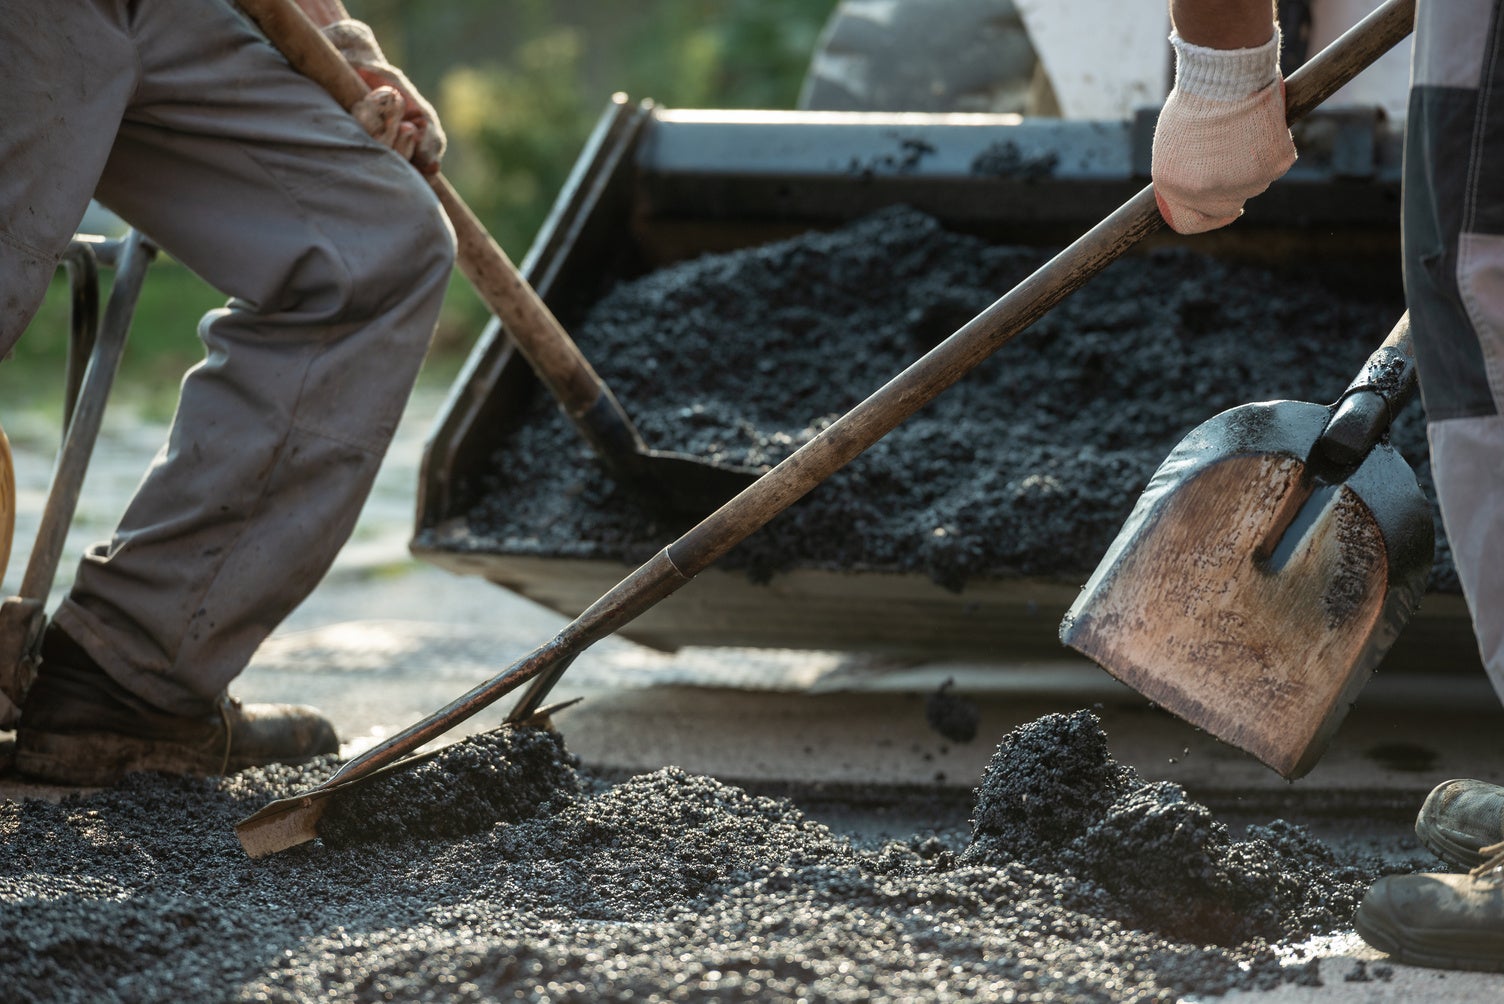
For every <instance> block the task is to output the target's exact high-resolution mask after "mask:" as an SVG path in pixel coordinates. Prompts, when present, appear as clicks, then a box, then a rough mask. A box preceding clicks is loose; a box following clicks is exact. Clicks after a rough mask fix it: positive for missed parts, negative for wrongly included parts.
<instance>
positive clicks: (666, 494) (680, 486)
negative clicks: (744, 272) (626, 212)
mask: <svg viewBox="0 0 1504 1004" xmlns="http://www.w3.org/2000/svg"><path fill="white" fill-rule="evenodd" d="M240 7H241V8H242V9H243V10H244V11H245V12H246V13H247V14H249V15H250V16H251V18H252V19H253V20H255V21H256V23H257V24H258V25H259V26H260V27H261V30H262V31H263V32H264V33H265V35H266V37H267V38H268V39H269V40H270V41H271V43H272V44H273V45H275V46H276V47H277V48H278V49H279V50H280V51H281V52H282V54H283V55H284V56H286V57H287V60H288V62H289V63H291V64H292V66H293V68H294V69H296V70H297V71H298V72H299V73H302V74H303V75H304V76H307V77H309V78H311V79H312V80H314V81H315V82H316V83H318V84H319V85H321V86H322V87H323V88H324V89H325V90H327V91H328V92H329V93H330V94H331V95H332V96H333V97H334V99H335V100H336V101H338V102H339V103H340V104H341V105H343V106H344V107H345V108H346V109H349V108H351V107H353V106H354V105H355V103H356V102H358V101H359V100H360V99H361V98H363V97H365V95H366V94H367V93H368V92H369V91H370V87H369V86H368V85H367V84H366V82H365V81H364V80H362V79H361V77H360V74H358V73H356V72H355V70H354V69H352V68H351V67H350V64H349V63H347V62H345V58H344V57H343V56H341V55H340V54H339V51H338V50H337V49H335V48H334V46H333V44H332V43H330V42H329V40H328V39H326V38H325V37H324V36H323V35H322V34H321V33H320V32H319V30H318V28H317V27H315V25H314V24H313V22H312V21H310V20H309V19H308V17H307V15H305V14H304V13H303V11H302V10H301V9H300V8H298V7H297V6H296V5H294V4H293V3H292V2H291V0H241V2H240ZM427 178H428V181H429V184H430V185H432V186H433V190H434V193H435V194H437V195H438V197H439V202H440V203H441V204H442V205H443V207H444V212H445V213H446V214H447V215H448V216H449V221H450V223H451V224H453V226H454V231H455V237H456V239H457V241H458V244H459V266H460V271H462V272H463V273H464V274H465V277H466V278H467V279H469V280H470V284H471V285H472V286H473V287H474V288H475V291H476V293H477V294H479V295H480V298H481V299H482V300H484V301H485V303H486V306H488V307H490V308H491V311H492V312H493V313H494V314H495V315H496V316H497V317H498V318H499V319H500V320H501V323H502V326H503V327H504V328H505V329H506V332H507V334H509V335H510V336H511V337H512V340H513V341H514V342H516V343H517V347H518V349H520V350H521V352H522V354H523V356H525V357H526V358H527V361H528V363H529V364H530V365H531V366H532V368H533V372H535V373H536V374H537V375H538V379H539V380H541V381H542V382H543V385H544V386H545V387H547V388H548V391H549V393H550V394H552V395H553V397H554V400H555V401H557V402H558V403H559V407H560V409H561V410H562V411H563V412H564V414H565V416H567V417H568V419H569V421H570V422H571V423H572V424H573V425H574V427H575V429H576V431H578V432H579V434H580V435H581V436H582V437H584V439H585V441H586V442H587V443H589V444H590V448H591V449H592V450H593V451H594V452H595V455H596V457H597V458H598V459H599V460H600V461H601V464H602V466H603V467H605V469H606V472H607V474H609V475H610V476H611V478H612V479H613V480H614V481H616V482H617V483H618V484H620V485H622V487H624V488H626V489H627V490H629V491H631V492H632V493H633V494H634V495H636V496H638V497H639V498H641V499H642V500H643V501H645V502H647V503H648V504H650V505H654V506H657V507H659V508H660V509H665V510H669V511H672V512H676V513H680V514H683V515H688V516H694V517H700V516H703V515H704V514H705V513H707V512H710V511H711V510H713V509H715V508H716V507H717V506H719V505H720V504H721V503H723V502H725V501H726V500H727V499H728V498H730V497H731V496H733V495H735V494H736V493H737V492H739V491H741V490H742V489H743V488H745V487H747V485H749V484H751V483H752V482H753V481H754V480H755V479H756V478H757V477H758V475H759V474H760V473H761V472H760V471H756V470H753V469H751V468H745V467H734V466H731V465H726V464H716V463H712V462H710V461H707V460H704V459H702V458H700V457H694V456H690V455H687V454H680V453H670V452H666V451H662V450H652V449H649V448H648V446H647V444H646V443H645V442H644V441H643V438H642V436H641V434H640V433H639V432H638V431H637V427H636V426H635V425H633V424H632V420H631V419H630V418H629V417H628V416H627V413H626V411H625V410H624V409H623V408H622V406H621V402H620V401H618V400H617V399H616V396H615V395H614V394H612V393H611V389H610V388H609V387H607V386H606V384H605V382H604V381H603V380H602V379H601V378H600V376H599V375H597V373H596V372H595V369H594V368H593V367H592V366H591V365H590V362H589V361H588V360H587V359H586V358H585V356H584V355H583V354H582V353H581V352H580V349H579V346H577V345H576V344H575V343H574V340H573V339H571V338H570V337H569V334H568V332H566V331H565V330H564V327H563V325H561V324H560V323H559V321H558V318H556V317H554V315H553V312H552V311H550V310H549V309H548V306H547V305H546V304H545V303H544V302H543V300H542V298H541V297H539V296H538V293H537V291H536V290H534V289H533V288H532V286H531V285H529V284H528V282H527V280H525V279H524V278H523V277H522V276H521V275H520V274H519V273H518V271H517V269H516V267H515V266H514V265H513V264H512V262H511V259H509V258H508V257H507V255H506V252H505V251H503V250H502V249H501V246H500V245H498V244H497V243H496V241H494V240H493V239H492V238H491V235H490V234H489V233H487V231H486V228H485V225H484V224H482V223H481V222H480V220H479V219H478V218H477V217H476V215H475V214H474V213H473V212H471V211H470V207H469V206H467V205H466V204H465V202H464V200H463V199H461V198H460V196H459V193H457V192H456V191H455V190H454V188H453V187H452V186H450V184H449V182H448V181H447V180H446V179H445V178H444V176H443V175H442V174H439V173H438V172H436V171H435V172H434V173H431V174H427Z"/></svg>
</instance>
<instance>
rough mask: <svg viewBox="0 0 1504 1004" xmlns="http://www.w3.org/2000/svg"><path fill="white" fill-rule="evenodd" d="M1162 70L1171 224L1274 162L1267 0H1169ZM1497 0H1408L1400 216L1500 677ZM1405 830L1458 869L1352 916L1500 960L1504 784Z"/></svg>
mask: <svg viewBox="0 0 1504 1004" xmlns="http://www.w3.org/2000/svg"><path fill="white" fill-rule="evenodd" d="M1170 12H1171V18H1172V21H1173V30H1172V33H1171V39H1170V41H1171V44H1172V45H1173V47H1174V50H1175V56H1176V81H1175V88H1174V90H1173V91H1172V92H1171V94H1170V96H1169V98H1168V99H1167V100H1166V102H1165V106H1164V110H1163V112H1162V113H1161V115H1160V118H1159V125H1158V127H1157V129H1156V132H1155V136H1154V166H1153V174H1154V188H1155V193H1156V196H1157V198H1158V201H1159V206H1160V211H1161V213H1162V214H1163V215H1164V218H1165V220H1166V221H1167V222H1168V223H1169V224H1170V226H1172V227H1173V228H1174V229H1176V230H1177V231H1179V232H1181V233H1188V234H1189V233H1198V232H1200V231H1205V230H1211V229H1213V228H1216V227H1221V226H1224V225H1226V224H1228V223H1231V222H1232V221H1233V220H1235V219H1237V218H1238V216H1239V215H1240V214H1241V213H1242V206H1243V203H1244V201H1245V200H1247V199H1249V198H1251V197H1253V196H1255V195H1257V194H1258V193H1260V192H1262V191H1263V190H1264V189H1265V188H1266V187H1268V185H1269V184H1270V183H1271V182H1273V181H1274V180H1275V179H1276V178H1278V177H1279V176H1280V175H1281V174H1283V173H1284V172H1285V170H1286V169H1288V168H1289V166H1290V164H1291V163H1292V162H1293V161H1294V159H1295V149H1294V146H1293V144H1292V142H1291V138H1290V133H1289V130H1288V129H1287V128H1286V127H1285V116H1284V100H1283V93H1284V87H1283V81H1282V80H1281V78H1280V73H1279V47H1280V36H1279V30H1278V27H1277V24H1275V23H1274V18H1273V11H1272V5H1271V3H1270V0H1171V3H1170ZM1501 85H1504V0H1418V3H1417V5H1416V23H1415V37H1414V57H1413V63H1412V73H1411V92H1410V103H1409V109H1408V114H1407V117H1406V136H1405V163H1404V181H1403V186H1404V196H1403V208H1402V234H1403V246H1404V276H1405V295H1406V299H1407V301H1408V304H1409V308H1410V317H1411V321H1412V329H1413V332H1414V340H1415V350H1416V358H1417V368H1418V372H1419V375H1420V387H1421V397H1422V400H1423V402H1424V404H1425V409H1426V418H1427V423H1428V425H1427V428H1428V434H1429V439H1430V446H1431V468H1432V472H1433V474H1434V476H1435V481H1436V491H1437V495H1438V496H1439V498H1440V501H1441V511H1442V517H1443V521H1444V523H1445V525H1446V531H1447V535H1448V537H1449V539H1450V540H1451V542H1452V554H1453V560H1454V561H1455V563H1456V566H1457V572H1458V576H1459V578H1460V579H1461V580H1462V588H1463V592H1464V594H1465V596H1466V598H1467V602H1468V606H1469V610H1470V611H1471V613H1472V619H1473V627H1474V632H1475V634H1476V636H1477V640H1478V645H1479V648H1480V650H1481V652H1482V656H1483V662H1484V665H1485V666H1486V668H1487V670H1488V673H1489V677H1490V679H1491V681H1492V683H1493V685H1494V688H1495V690H1497V691H1498V692H1499V693H1500V694H1501V695H1504V561H1501V560H1500V559H1501V556H1504V100H1501V91H1500V88H1501ZM1416 832H1417V833H1418V834H1419V835H1420V837H1421V839H1422V841H1424V842H1425V843H1426V844H1427V846H1429V847H1431V848H1432V849H1433V850H1435V851H1436V852H1437V853H1438V854H1439V855H1440V856H1441V857H1442V858H1443V859H1444V860H1446V861H1447V862H1449V863H1450V864H1452V865H1454V866H1459V867H1464V868H1469V869H1471V870H1470V871H1468V872H1464V873H1461V874H1426V875H1397V876H1389V877H1386V878H1383V879H1380V880H1379V881H1378V882H1377V883H1375V884H1374V886H1373V887H1372V888H1371V889H1370V890H1369V892H1368V894H1367V896H1366V897H1365V898H1364V900H1363V903H1362V905H1361V907H1360V908H1359V910H1358V914H1357V918H1356V926H1357V929H1358V933H1359V934H1361V935H1362V937H1363V938H1364V939H1365V940H1366V941H1367V942H1368V943H1369V944H1371V945H1373V946H1374V947H1376V948H1379V949H1381V950H1383V951H1385V952H1388V953H1389V954H1390V955H1392V956H1393V957H1394V958H1396V959H1397V960H1399V961H1401V962H1410V963H1414V964H1416V965H1425V966H1442V967H1455V968H1465V969H1483V970H1504V788H1499V787H1497V786H1494V785H1489V784H1484V783H1482V782H1479V781H1466V780H1463V781H1451V782H1448V783H1446V784H1443V785H1441V786H1439V787H1438V788H1437V789H1436V790H1435V791H1433V792H1432V794H1431V796H1430V797H1429V798H1427V799H1426V801H1425V803H1424V805H1423V806H1422V808H1421V811H1420V815H1419V818H1418V819H1417V821H1416Z"/></svg>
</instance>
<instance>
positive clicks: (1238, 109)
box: [1153, 27, 1295, 234]
mask: <svg viewBox="0 0 1504 1004" xmlns="http://www.w3.org/2000/svg"><path fill="white" fill-rule="evenodd" d="M1170 43H1171V44H1172V45H1173V46H1174V47H1175V87H1174V89H1173V90H1172V91H1170V96H1169V98H1168V99H1166V101H1165V106H1164V109H1163V110H1162V111H1161V112H1160V113H1159V124H1158V125H1157V126H1156V127H1155V129H1154V151H1153V156H1154V165H1153V175H1154V197H1155V200H1156V201H1157V202H1158V203H1159V211H1160V214H1161V215H1163V216H1164V218H1165V222H1166V223H1168V224H1169V225H1170V226H1171V227H1172V228H1173V229H1175V230H1176V231H1177V232H1179V233H1182V234H1197V233H1201V232H1202V231H1205V230H1214V229H1216V228H1217V227H1223V226H1226V225H1227V224H1229V223H1231V222H1232V221H1233V220H1235V219H1237V218H1238V217H1239V216H1241V215H1243V203H1244V202H1246V201H1247V200H1248V199H1250V198H1252V197H1253V196H1255V195H1258V194H1259V193H1260V192H1262V191H1263V190H1264V189H1266V188H1268V187H1269V185H1270V183H1271V182H1273V181H1274V180H1275V179H1276V178H1278V177H1279V176H1280V175H1282V174H1284V173H1285V172H1286V171H1288V170H1289V169H1290V165H1291V164H1293V163H1295V143H1294V141H1292V140H1291V138H1290V130H1289V128H1288V127H1287V126H1286V125H1285V82H1284V79H1283V78H1282V77H1281V76H1280V72H1279V43H1280V36H1279V29H1278V28H1277V27H1276V28H1275V29H1274V35H1273V37H1272V38H1270V39H1269V42H1268V44H1267V45H1264V46H1262V47H1260V48H1257V49H1210V48H1207V47H1206V46H1201V45H1192V44H1191V43H1190V42H1187V41H1186V40H1185V39H1183V38H1181V37H1180V36H1179V35H1178V34H1172V35H1171V36H1170Z"/></svg>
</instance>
